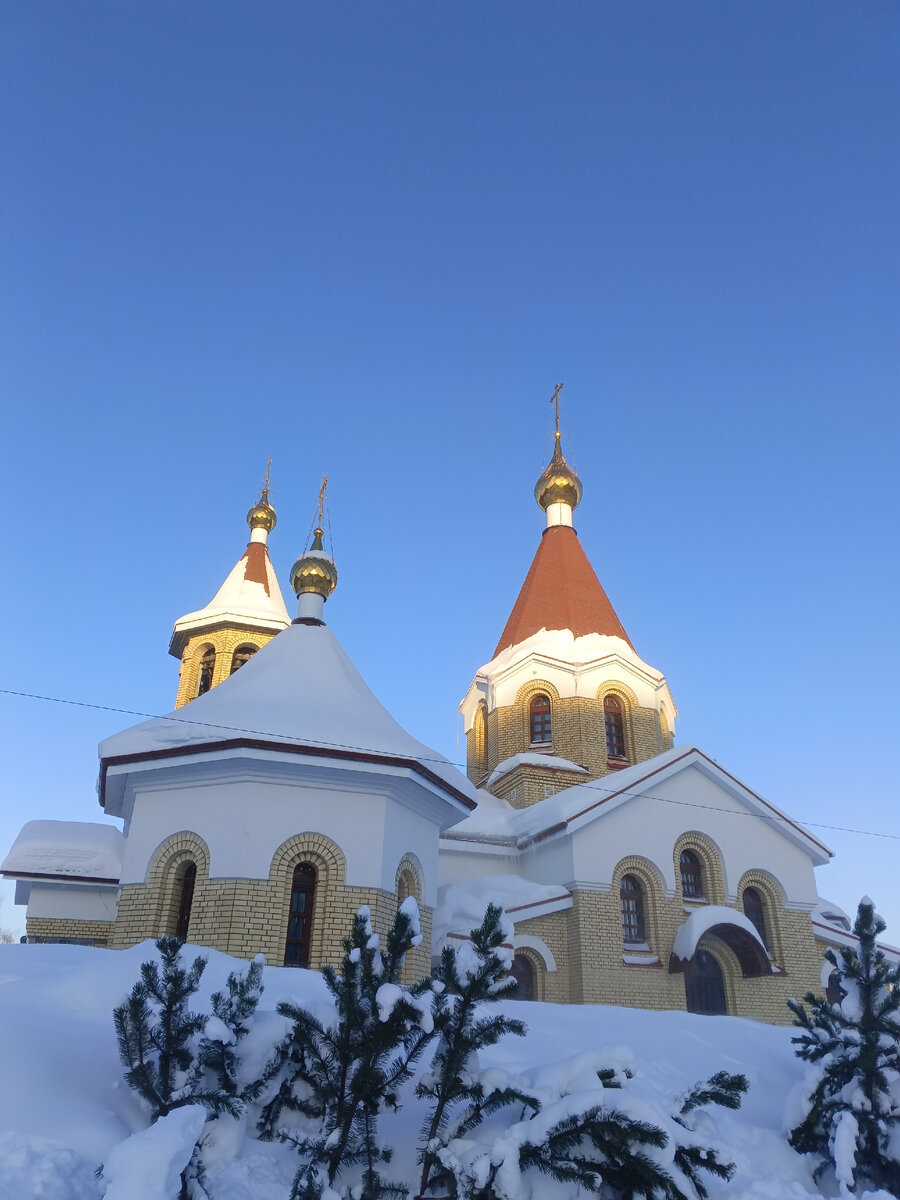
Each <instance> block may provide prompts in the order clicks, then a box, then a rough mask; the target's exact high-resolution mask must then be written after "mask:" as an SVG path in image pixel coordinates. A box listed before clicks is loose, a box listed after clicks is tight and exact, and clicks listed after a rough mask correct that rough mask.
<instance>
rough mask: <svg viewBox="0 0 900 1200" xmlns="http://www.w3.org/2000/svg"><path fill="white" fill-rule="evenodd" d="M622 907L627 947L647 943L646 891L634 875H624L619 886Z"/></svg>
mask: <svg viewBox="0 0 900 1200" xmlns="http://www.w3.org/2000/svg"><path fill="white" fill-rule="evenodd" d="M619 901H620V903H621V906H622V940H623V941H624V942H625V945H626V946H633V945H635V944H636V943H643V942H646V940H647V936H646V932H645V925H644V889H643V888H642V887H641V884H640V881H639V880H638V879H636V878H635V876H634V875H623V876H622V882H621V883H620V884H619Z"/></svg>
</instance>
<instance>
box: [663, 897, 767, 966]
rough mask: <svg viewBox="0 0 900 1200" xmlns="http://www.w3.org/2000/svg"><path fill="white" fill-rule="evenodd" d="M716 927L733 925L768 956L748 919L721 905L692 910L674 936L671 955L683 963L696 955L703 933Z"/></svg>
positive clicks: (735, 910) (757, 932)
mask: <svg viewBox="0 0 900 1200" xmlns="http://www.w3.org/2000/svg"><path fill="white" fill-rule="evenodd" d="M717 925H734V926H736V927H737V928H738V929H742V930H743V931H744V933H747V934H749V935H750V937H751V938H753V940H754V941H755V942H758V943H759V945H760V947H761V948H762V950H763V952H764V953H765V954H767V955H768V953H769V952H768V950H766V944H765V942H764V941H763V940H762V938H761V937H760V936H759V930H758V929H757V928H756V926H755V925H754V924H753V922H752V921H751V920H750V918H749V917H747V916H745V915H744V914H743V913H742V912H738V911H737V909H734V908H726V907H725V906H724V905H721V904H706V905H704V906H703V908H697V909H694V911H693V912H692V913H690V914H689V915H688V917H687V920H686V921H684V923H683V924H682V925H680V926H679V927H678V932H677V933H676V934H675V942H674V944H673V946H672V953H673V954H674V956H675V957H676V958H680V959H683V960H684V961H685V962H686V961H687V960H688V959H691V958H693V957H694V955H695V954H696V953H697V945H698V943H699V941H700V939H701V938H702V937H703V935H704V933H709V931H710V929H715V927H716V926H717Z"/></svg>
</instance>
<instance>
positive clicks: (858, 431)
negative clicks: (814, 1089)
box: [0, 0, 900, 942]
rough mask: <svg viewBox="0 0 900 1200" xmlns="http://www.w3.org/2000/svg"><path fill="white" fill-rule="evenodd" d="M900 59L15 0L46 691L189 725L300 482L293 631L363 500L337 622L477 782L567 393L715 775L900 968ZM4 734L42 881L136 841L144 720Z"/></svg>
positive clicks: (641, 29) (14, 342)
mask: <svg viewBox="0 0 900 1200" xmlns="http://www.w3.org/2000/svg"><path fill="white" fill-rule="evenodd" d="M898 60H900V8H898V7H897V6H896V5H890V4H884V3H874V2H873V3H870V2H868V0H863V2H860V0H852V2H851V0H846V2H843V3H842V2H834V3H827V4H825V3H822V2H821V0H815V2H812V0H793V2H792V3H791V4H789V5H787V4H784V3H783V0H771V2H770V0H752V2H749V0H748V2H742V0H734V2H732V3H728V4H722V3H721V2H720V0H710V2H709V3H704V2H687V0H686V2H685V3H679V4H671V3H661V2H659V3H657V2H655V0H644V2H640V0H630V2H628V3H625V2H622V3H616V2H613V0H591V2H590V3H579V2H577V0H573V2H571V3H551V2H550V0H544V2H543V3H533V2H530V0H516V2H515V3H513V2H510V3H490V4H483V3H468V2H465V0H463V2H459V3H453V4H450V3H424V2H421V0H419V2H416V3H404V2H401V0H392V3H390V4H383V5H363V4H359V3H357V4H350V3H347V4H325V3H306V2H297V0H291V2H290V3H287V2H285V3H275V2H272V3H265V4H256V3H250V2H249V0H247V2H245V3H233V2H229V0H216V2H215V3H212V2H209V3H197V2H193V0H179V2H178V3H165V2H161V0H152V2H151V0H144V2H138V0H130V2H128V3H121V0H114V2H110V3H86V4H79V5H72V4H70V3H68V2H63V0H60V2H58V3H43V2H38V3H32V4H27V5H25V4H14V3H9V2H8V0H3V2H0V112H2V114H3V115H2V117H0V161H2V162H3V163H4V164H5V169H4V171H3V173H2V178H0V271H2V277H3V280H4V286H3V289H2V294H0V321H2V326H0V327H2V330H3V343H4V351H3V355H2V357H0V389H2V395H3V397H4V401H5V405H4V407H5V411H6V413H7V416H6V419H5V422H4V429H5V432H6V435H7V442H6V444H7V451H6V470H5V472H4V475H5V486H6V490H7V496H6V510H7V513H8V526H9V528H10V540H9V545H10V554H9V556H8V559H7V564H8V568H7V574H6V586H5V587H4V589H3V593H2V599H0V603H2V605H3V628H4V630H5V632H6V637H7V645H6V653H5V655H4V670H3V672H2V679H3V686H4V687H5V688H8V689H12V690H16V691H22V692H36V693H40V694H43V695H47V696H53V697H61V698H69V699H77V700H81V701H85V702H88V703H91V704H97V705H106V706H109V707H112V708H122V709H130V710H136V711H139V712H144V713H154V712H164V711H167V710H168V709H169V708H170V707H171V705H172V703H173V701H174V695H175V687H176V681H177V664H176V662H175V660H174V659H171V658H169V657H168V656H167V654H166V647H167V643H168V637H169V633H170V631H171V625H172V622H173V621H174V620H175V619H176V618H177V617H178V616H179V615H181V614H182V613H184V612H187V611H190V610H192V609H195V608H197V607H200V606H202V605H203V604H205V603H206V602H207V600H208V599H209V598H210V596H211V595H212V593H213V592H214V591H215V589H216V588H217V586H218V584H219V583H220V582H221V580H222V579H223V578H224V576H225V574H226V573H227V571H228V570H229V568H230V567H231V566H232V564H233V563H234V561H235V560H236V558H237V557H238V556H239V554H240V553H241V551H242V548H243V545H244V542H245V540H246V527H245V525H244V514H245V512H246V510H247V508H248V507H249V505H250V503H251V502H252V500H253V499H254V497H255V495H256V491H257V488H258V486H259V482H260V479H261V476H262V472H263V469H264V467H265V462H266V459H267V458H268V456H269V455H272V457H273V460H274V461H273V496H274V500H275V504H276V507H277V509H278V513H279V524H278V527H277V529H276V530H275V532H274V534H273V536H272V541H271V548H272V555H273V560H274V562H275V564H276V567H277V568H278V570H279V573H280V577H281V579H282V586H283V588H284V590H285V591H287V590H288V588H287V575H288V571H289V568H290V564H291V562H292V561H293V559H294V557H295V556H296V554H297V552H298V551H299V550H300V549H301V548H302V544H303V540H304V538H305V535H306V532H307V529H308V526H309V520H310V516H311V514H312V510H313V506H314V502H315V495H316V491H317V489H318V483H319V478H320V476H321V474H322V472H323V471H327V472H328V474H329V476H330V478H331V487H330V497H331V510H332V518H333V526H334V548H335V554H336V556H337V559H338V564H339V568H340V572H341V582H340V585H339V588H338V591H337V592H336V593H335V596H334V597H333V598H332V600H330V601H329V604H328V614H327V615H328V617H329V620H330V623H331V624H332V625H333V627H334V628H335V630H336V631H337V633H338V635H339V637H340V638H341V640H342V641H343V643H344V645H345V646H346V648H347V649H348V651H349V652H350V653H351V655H352V656H353V657H354V659H355V661H356V662H357V665H358V666H359V667H360V669H361V671H362V672H363V674H364V676H365V677H366V679H367V680H368V682H369V683H370V685H371V686H372V688H373V689H374V691H375V692H376V694H377V695H378V696H379V697H380V698H381V699H382V700H383V702H384V703H385V704H386V705H387V706H388V708H389V709H390V710H391V711H392V712H393V713H394V714H395V716H397V718H398V719H399V720H400V721H401V722H402V723H403V724H404V725H405V726H406V727H407V728H408V729H409V730H410V732H412V733H414V734H415V735H416V736H417V737H420V738H421V739H422V740H424V741H426V742H428V743H430V744H432V745H434V746H436V747H437V748H438V749H440V750H442V751H443V752H444V753H446V754H447V755H448V756H450V757H451V758H457V757H458V756H459V755H460V752H459V751H458V749H457V742H456V725H455V711H456V705H457V703H458V701H459V699H460V697H461V696H462V695H463V693H464V692H465V690H466V687H467V685H468V683H469V681H470V679H471V676H472V674H473V673H474V671H475V670H476V669H477V667H478V666H479V665H480V664H481V663H482V662H484V661H485V660H486V659H487V658H488V657H489V656H490V653H491V651H492V649H493V647H494V644H495V642H496V638H497V636H498V635H499V632H500V630H501V629H502V627H503V624H504V622H505V620H506V617H507V615H508V612H509V609H510V608H511V606H512V603H513V601H514V599H515V596H516V593H517V591H518V588H519V586H520V583H521V581H522V579H523V577H524V575H525V572H526V570H527V567H528V564H529V562H530V560H531V556H532V554H533V552H534V549H535V547H536V544H537V539H538V537H539V533H540V529H541V522H542V514H541V513H540V512H539V511H538V509H537V508H536V507H535V505H534V502H533V499H532V497H531V489H532V486H533V483H534V480H535V478H536V476H537V474H538V473H539V472H540V470H541V469H542V467H543V465H544V463H545V461H546V458H547V456H548V454H549V451H550V448H551V441H552V437H551V432H552V410H551V408H550V406H549V404H548V403H547V400H548V398H549V396H550V393H551V392H552V390H553V385H554V384H555V383H556V382H557V381H559V380H565V382H566V389H565V392H564V397H565V403H564V412H563V431H564V436H565V442H564V444H565V447H566V449H567V451H568V452H569V453H570V458H571V459H572V460H574V462H575V464H576V465H577V468H578V470H579V472H580V474H581V476H582V478H583V481H584V484H585V498H584V502H583V505H582V507H581V508H580V509H579V511H578V513H577V522H576V524H577V526H578V530H579V534H580V536H581V538H582V541H583V543H584V545H585V547H586V549H587V551H588V553H589V555H590V557H591V560H592V562H593V563H594V566H595V568H596V570H597V572H598V574H599V576H600V579H601V581H602V582H603V584H604V586H605V587H606V589H607V591H608V593H609V595H610V597H611V599H612V601H613V604H614V605H615V606H616V608H617V611H618V613H619V615H620V617H621V618H622V620H623V622H624V624H625V627H626V629H627V630H628V632H629V634H630V636H631V638H632V641H633V642H634V644H635V646H636V648H637V650H638V652H639V653H640V654H641V655H642V656H643V657H644V658H645V659H646V660H647V661H649V662H650V663H652V664H653V665H654V666H656V667H658V668H660V669H661V670H663V671H664V672H665V673H666V675H667V677H668V679H669V682H670V685H671V687H672V691H673V693H674V696H675V699H676V702H677V703H678V705H679V709H680V722H679V726H678V730H677V736H678V740H679V741H681V742H695V743H696V744H698V745H700V746H701V747H702V748H704V749H705V750H706V751H707V752H709V753H711V754H712V755H714V756H715V757H716V758H717V759H718V760H719V761H720V762H721V763H722V764H723V765H725V766H726V767H728V768H729V769H730V770H732V771H733V772H734V773H735V774H737V775H739V776H740V777H742V778H743V779H744V780H745V781H746V782H747V783H748V784H750V785H751V786H752V787H754V788H755V789H756V790H758V791H760V792H762V793H763V794H764V795H765V796H767V798H769V799H770V800H771V801H773V802H774V803H775V804H777V805H779V806H780V807H782V808H785V809H786V810H787V811H788V812H790V813H791V814H792V815H793V816H795V817H796V818H798V819H800V820H805V821H808V822H816V823H817V824H815V825H813V826H812V828H813V832H815V833H816V834H817V835H818V836H821V837H822V838H823V839H824V840H825V841H826V842H827V843H828V844H830V845H831V846H832V847H833V848H834V849H835V850H836V851H838V857H837V859H836V860H835V862H834V863H833V864H831V865H830V866H829V867H827V868H826V869H825V870H823V871H822V872H821V873H820V876H821V877H820V888H821V890H822V891H823V892H824V894H826V895H829V896H831V897H832V898H833V899H835V900H837V901H838V902H839V903H842V904H843V905H844V906H845V907H853V906H855V903H856V901H857V900H858V898H859V896H860V894H862V892H864V891H867V892H870V893H871V894H872V896H873V897H874V899H875V900H876V902H877V903H878V905H879V907H880V908H881V910H882V911H883V913H884V915H885V916H886V918H887V919H888V922H889V934H892V935H893V940H894V941H895V942H900V888H898V885H897V882H896V879H897V870H896V863H897V861H898V852H900V817H898V815H897V807H898V806H897V790H898V789H897V778H898V766H900V761H898V760H900V752H898V736H897V730H898V717H900V712H898V708H900V705H898V701H897V694H896V678H897V669H898V666H900V662H898V658H900V655H898V632H897V619H896V609H897V603H896V596H897V592H898V583H900V580H898V567H897V534H896V526H897V512H898V500H900V496H898V484H897V474H898V471H897V467H898V461H897V460H898V441H900V439H898V432H900V430H898V415H897V412H898V409H897V393H898V382H900V355H898V349H897V347H898V339H897V333H898V316H900V237H898V233H897V225H898V222H897V212H898V211H900V104H898V101H900V95H898V92H900V85H898V79H900V69H898V68H900V61H898ZM0 722H2V729H3V738H4V742H5V747H4V761H5V770H4V783H3V792H4V797H3V803H2V816H0V841H2V842H3V843H4V845H6V844H8V843H9V842H10V841H11V840H12V838H13V837H14V835H15V833H16V832H17V830H18V827H19V825H20V824H21V822H22V821H23V820H24V819H27V818H29V817H59V818H68V819H88V820H91V819H97V818H98V817H99V815H100V810H99V808H98V806H97V804H96V800H95V796H94V791H93V788H94V780H95V776H96V743H97V741H98V740H99V738H100V737H102V736H105V735H107V734H109V733H111V732H114V731H115V730H117V729H119V728H122V727H123V726H124V725H127V724H128V723H130V719H129V718H127V717H124V716H122V715H119V714H116V713H111V712H104V711H97V710H91V709H83V708H76V707H73V706H71V705H63V704H54V703H50V702H46V701H43V702H42V701H35V700H25V699H21V698H14V697H10V696H5V695H0ZM829 825H830V826H849V827H853V828H858V829H865V830H871V831H873V832H874V833H876V834H877V835H878V836H874V837H871V836H862V835H856V834H846V833H840V832H838V831H832V830H829V829H826V828H823V826H829ZM2 899H3V908H2V910H0V920H2V921H4V922H5V923H6V924H7V925H10V924H15V922H16V921H17V920H18V919H19V914H20V911H21V910H14V909H13V908H12V904H11V896H10V893H9V891H8V890H7V891H4V892H3V893H2Z"/></svg>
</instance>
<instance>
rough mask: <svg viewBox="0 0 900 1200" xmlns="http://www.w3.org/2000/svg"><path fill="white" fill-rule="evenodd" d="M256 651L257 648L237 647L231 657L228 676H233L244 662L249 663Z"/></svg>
mask: <svg viewBox="0 0 900 1200" xmlns="http://www.w3.org/2000/svg"><path fill="white" fill-rule="evenodd" d="M258 649H259V646H238V648H237V650H235V652H234V654H232V656H231V671H230V674H231V675H233V674H234V673H235V671H237V670H239V669H240V668H241V667H242V666H243V665H244V663H245V662H249V661H250V659H251V658H252V657H253V655H254V654H255V653H256V651H257V650H258Z"/></svg>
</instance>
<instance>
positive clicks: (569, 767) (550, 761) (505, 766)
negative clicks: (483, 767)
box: [487, 752, 590, 787]
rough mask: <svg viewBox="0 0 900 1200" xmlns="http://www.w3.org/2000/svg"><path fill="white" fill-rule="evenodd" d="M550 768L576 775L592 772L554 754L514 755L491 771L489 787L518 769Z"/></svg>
mask: <svg viewBox="0 0 900 1200" xmlns="http://www.w3.org/2000/svg"><path fill="white" fill-rule="evenodd" d="M521 766H527V767H550V768H552V769H553V770H554V771H572V772H573V773H574V774H576V775H588V774H590V772H589V771H588V770H587V768H586V767H580V766H579V765H578V763H575V762H570V761H569V759H567V758H557V757H556V756H555V755H553V754H532V753H531V752H527V753H525V754H514V755H513V756H512V757H511V758H504V760H503V762H501V763H498V764H497V766H496V767H494V769H493V771H491V774H490V777H489V778H488V781H487V785H488V787H490V786H491V784H493V783H496V782H497V780H498V779H502V778H503V776H504V775H508V774H509V773H510V771H513V770H515V768H516V767H521Z"/></svg>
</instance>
